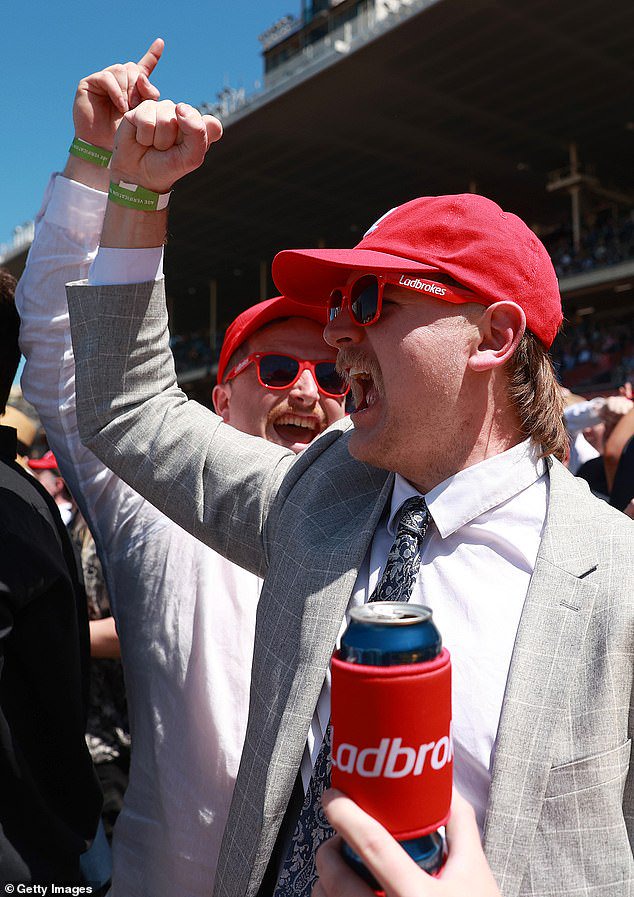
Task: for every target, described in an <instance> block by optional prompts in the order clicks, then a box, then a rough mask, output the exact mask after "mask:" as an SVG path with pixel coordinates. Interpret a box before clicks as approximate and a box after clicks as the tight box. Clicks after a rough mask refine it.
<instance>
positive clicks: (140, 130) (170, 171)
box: [111, 100, 222, 193]
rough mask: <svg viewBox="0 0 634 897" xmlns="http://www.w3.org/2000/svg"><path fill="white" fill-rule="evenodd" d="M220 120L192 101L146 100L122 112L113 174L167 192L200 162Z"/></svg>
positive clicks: (217, 134)
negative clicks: (189, 102)
mask: <svg viewBox="0 0 634 897" xmlns="http://www.w3.org/2000/svg"><path fill="white" fill-rule="evenodd" d="M221 137H222V125H221V124H220V122H219V121H218V119H217V118H214V117H213V116H211V115H201V114H200V112H198V111H197V110H196V109H194V108H193V106H189V105H187V104H186V103H179V104H178V105H177V106H176V105H174V103H172V101H171V100H161V101H160V102H154V101H152V100H146V101H145V102H143V103H141V104H140V105H139V106H137V107H136V108H135V109H132V110H130V111H129V112H127V113H126V114H125V116H124V117H123V120H122V122H121V124H120V126H119V130H118V131H117V136H116V138H115V145H114V152H113V156H112V161H111V172H112V180H113V181H115V180H116V181H119V180H123V181H126V182H128V183H132V184H138V185H140V186H142V187H145V188H146V189H148V190H153V191H154V192H155V193H167V192H168V191H169V190H171V188H172V186H173V185H174V183H175V182H176V181H178V180H179V179H180V178H182V177H184V176H185V175H186V174H189V173H190V172H191V171H195V169H196V168H198V167H199V166H200V165H202V163H203V160H204V158H205V154H206V153H207V150H208V149H209V147H210V146H211V144H212V143H215V142H216V141H217V140H220V138H221Z"/></svg>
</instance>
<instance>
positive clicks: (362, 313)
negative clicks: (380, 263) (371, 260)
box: [327, 274, 482, 327]
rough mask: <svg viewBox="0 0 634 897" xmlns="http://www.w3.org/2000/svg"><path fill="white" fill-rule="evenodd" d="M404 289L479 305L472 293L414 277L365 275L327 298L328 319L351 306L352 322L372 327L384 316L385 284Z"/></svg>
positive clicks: (413, 275) (406, 275)
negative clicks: (382, 311)
mask: <svg viewBox="0 0 634 897" xmlns="http://www.w3.org/2000/svg"><path fill="white" fill-rule="evenodd" d="M386 284H390V285H391V286H395V287H405V288H406V289H408V290H414V291H416V292H417V293H421V294H423V295H426V296H431V297H435V298H437V299H442V300H443V301H444V302H453V303H456V304H458V303H462V302H478V301H482V300H479V299H478V297H477V296H476V295H475V294H474V293H470V292H469V290H465V289H460V288H459V287H455V286H453V284H452V285H451V286H450V285H449V284H446V283H436V281H434V280H427V279H423V278H422V277H418V276H417V275H415V274H401V275H400V276H399V275H398V274H396V275H392V276H391V277H387V276H386V275H384V274H362V275H361V276H360V277H358V278H357V279H356V280H353V281H352V283H349V284H347V285H346V286H345V287H337V289H334V290H333V291H332V293H331V294H330V296H329V298H328V303H327V309H328V320H329V321H334V320H335V318H336V317H337V316H338V315H339V314H340V313H341V312H342V311H343V309H344V308H345V307H346V306H348V308H349V309H350V315H351V317H352V320H353V321H354V322H355V323H356V324H359V326H361V327H370V325H371V324H376V322H377V321H378V320H379V318H380V317H381V309H382V308H383V291H384V289H385V285H386Z"/></svg>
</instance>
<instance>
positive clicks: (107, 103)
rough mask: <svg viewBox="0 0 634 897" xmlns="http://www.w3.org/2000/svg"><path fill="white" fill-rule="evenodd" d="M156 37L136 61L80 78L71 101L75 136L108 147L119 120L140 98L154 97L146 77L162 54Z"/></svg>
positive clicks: (139, 101)
mask: <svg viewBox="0 0 634 897" xmlns="http://www.w3.org/2000/svg"><path fill="white" fill-rule="evenodd" d="M163 47H164V43H163V40H162V39H161V38H160V37H157V38H156V40H155V41H153V42H152V44H151V46H150V48H149V49H148V51H147V53H145V55H144V56H142V57H141V59H139V61H138V62H126V63H124V64H116V65H111V66H108V68H105V69H103V70H102V71H100V72H95V73H94V74H93V75H88V77H86V78H82V80H81V81H80V82H79V84H78V86H77V93H76V94H75V100H74V103H73V123H74V125H75V135H76V136H77V137H80V138H81V139H82V140H85V141H87V142H88V143H92V144H93V146H100V147H102V148H103V149H107V150H111V149H112V146H113V144H114V137H115V134H116V131H117V128H118V127H119V123H120V122H121V119H122V118H123V116H124V115H125V113H126V112H127V111H128V110H129V109H134V108H135V106H138V104H139V103H141V102H143V100H157V99H158V98H159V95H160V94H159V91H158V89H157V88H156V87H155V86H154V85H153V84H151V83H150V81H149V77H150V75H151V74H152V72H153V71H154V69H155V67H156V64H157V63H158V61H159V59H160V58H161V54H162V53H163Z"/></svg>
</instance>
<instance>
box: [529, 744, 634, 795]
mask: <svg viewBox="0 0 634 897" xmlns="http://www.w3.org/2000/svg"><path fill="white" fill-rule="evenodd" d="M631 745H632V743H631V741H630V740H628V741H626V742H625V743H624V744H621V745H619V747H616V748H613V749H612V750H611V751H604V752H603V753H601V754H595V755H594V756H593V757H584V759H583V760H575V761H574V762H573V763H564V764H563V765H562V766H553V768H552V769H551V770H550V774H549V776H548V785H547V786H546V794H545V799H546V800H555V799H557V798H559V797H563V796H565V795H566V794H575V793H577V792H579V791H585V790H587V789H592V788H596V787H598V786H599V785H607V784H609V783H610V782H613V781H615V780H618V779H620V778H623V779H625V774H626V773H627V770H628V767H629V762H630V750H631Z"/></svg>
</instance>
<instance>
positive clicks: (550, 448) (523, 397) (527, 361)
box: [506, 331, 568, 461]
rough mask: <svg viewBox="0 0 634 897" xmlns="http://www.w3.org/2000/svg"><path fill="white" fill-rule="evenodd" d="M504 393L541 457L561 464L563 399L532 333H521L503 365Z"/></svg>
mask: <svg viewBox="0 0 634 897" xmlns="http://www.w3.org/2000/svg"><path fill="white" fill-rule="evenodd" d="M506 373H507V377H508V394H509V398H510V400H511V402H512V403H513V405H514V407H515V410H516V411H517V414H518V417H519V419H520V425H521V428H522V432H523V433H524V435H525V436H530V437H531V438H532V439H533V441H534V442H536V443H537V444H538V445H541V448H542V456H544V455H554V456H555V457H556V458H558V459H559V460H560V461H564V460H565V459H566V457H567V455H568V435H567V433H566V428H565V426H564V422H563V416H562V415H563V410H564V399H563V395H562V392H561V389H560V386H559V384H558V382H557V378H556V376H555V371H554V369H553V364H552V361H551V359H550V356H549V354H548V352H547V351H546V349H545V348H544V347H543V346H542V344H541V343H540V342H539V340H538V339H537V337H536V336H534V334H532V333H529V332H528V331H527V332H526V333H525V334H524V336H523V337H522V339H521V340H520V343H519V345H518V347H517V349H516V350H515V352H514V353H513V355H512V357H511V358H509V360H508V361H507V362H506Z"/></svg>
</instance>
